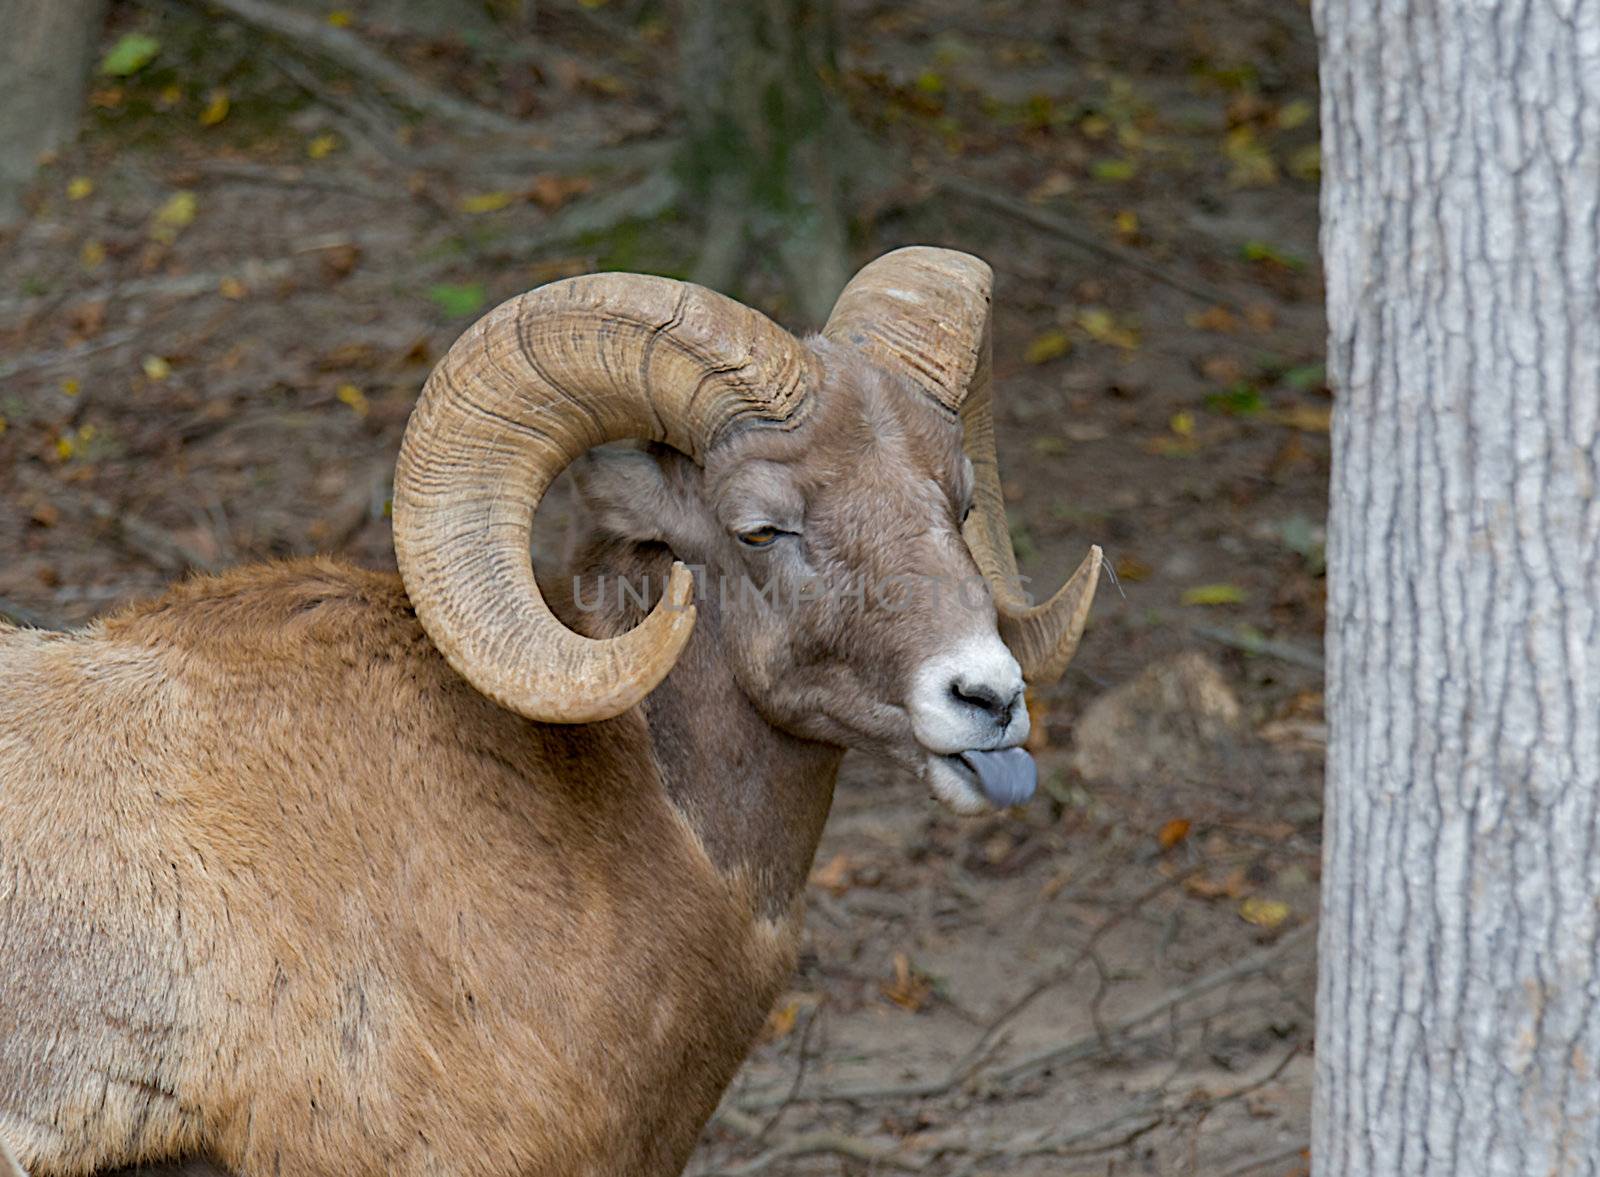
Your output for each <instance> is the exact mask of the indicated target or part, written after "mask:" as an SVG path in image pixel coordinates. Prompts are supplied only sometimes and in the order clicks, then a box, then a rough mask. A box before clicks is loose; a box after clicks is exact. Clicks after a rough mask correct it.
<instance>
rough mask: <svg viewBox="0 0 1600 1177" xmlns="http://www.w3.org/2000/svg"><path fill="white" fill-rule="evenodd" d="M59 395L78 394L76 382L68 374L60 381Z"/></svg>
mask: <svg viewBox="0 0 1600 1177" xmlns="http://www.w3.org/2000/svg"><path fill="white" fill-rule="evenodd" d="M61 395H62V396H77V395H78V382H77V381H76V380H74V379H73V378H72V377H70V376H69V377H67V378H66V379H65V380H63V381H62V382H61Z"/></svg>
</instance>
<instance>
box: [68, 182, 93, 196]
mask: <svg viewBox="0 0 1600 1177" xmlns="http://www.w3.org/2000/svg"><path fill="white" fill-rule="evenodd" d="M93 191H94V181H93V180H91V179H89V177H88V176H73V177H72V179H70V180H68V181H67V199H68V200H82V199H83V198H84V197H85V196H87V195H89V193H91V192H93Z"/></svg>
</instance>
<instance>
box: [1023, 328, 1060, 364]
mask: <svg viewBox="0 0 1600 1177" xmlns="http://www.w3.org/2000/svg"><path fill="white" fill-rule="evenodd" d="M1071 350H1072V340H1071V339H1069V338H1068V337H1067V333H1066V332H1065V331H1046V332H1045V333H1044V334H1043V335H1041V336H1039V337H1038V338H1037V339H1035V340H1034V341H1033V342H1032V343H1030V344H1028V350H1027V351H1026V352H1024V353H1023V357H1022V358H1023V359H1025V360H1027V361H1028V363H1030V364H1047V363H1049V362H1050V361H1051V360H1057V359H1060V358H1061V357H1062V356H1064V355H1066V354H1067V353H1068V352H1069V351H1071Z"/></svg>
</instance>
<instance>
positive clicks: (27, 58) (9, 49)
mask: <svg viewBox="0 0 1600 1177" xmlns="http://www.w3.org/2000/svg"><path fill="white" fill-rule="evenodd" d="M104 11H105V0H0V34H3V35H0V95H4V97H3V98H0V225H5V224H9V223H10V222H12V221H13V220H15V219H16V217H17V216H18V215H19V213H20V212H21V205H20V203H19V199H20V197H21V195H22V192H23V190H24V189H25V188H26V187H27V186H28V183H29V182H30V181H31V180H32V179H33V174H34V172H35V171H36V170H37V167H38V162H39V157H40V156H41V155H43V154H45V153H46V152H49V151H55V150H56V149H57V148H59V147H61V146H63V145H64V144H67V143H70V142H71V141H72V138H73V136H74V135H76V134H77V132H78V115H79V111H80V108H81V106H82V102H83V85H84V80H85V79H86V78H87V77H88V74H89V63H90V60H91V58H92V56H93V54H94V49H95V45H96V43H97V42H98V40H99V35H100V21H101V17H102V15H103V14H104Z"/></svg>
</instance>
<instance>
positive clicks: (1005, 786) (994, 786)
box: [961, 748, 1039, 809]
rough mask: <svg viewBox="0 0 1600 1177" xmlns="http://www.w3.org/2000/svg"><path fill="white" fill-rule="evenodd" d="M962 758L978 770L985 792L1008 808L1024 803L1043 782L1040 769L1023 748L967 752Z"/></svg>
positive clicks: (973, 769)
mask: <svg viewBox="0 0 1600 1177" xmlns="http://www.w3.org/2000/svg"><path fill="white" fill-rule="evenodd" d="M961 760H962V763H964V764H965V765H966V766H967V767H968V768H970V769H971V770H972V771H973V772H974V773H976V774H977V777H978V784H979V786H980V787H981V788H982V789H983V795H984V796H985V797H987V798H989V800H990V801H992V802H994V804H995V805H996V806H998V807H999V808H1001V809H1004V808H1005V807H1006V806H1007V805H1021V804H1022V803H1023V802H1024V801H1026V800H1027V799H1028V798H1029V797H1032V796H1033V790H1034V788H1035V787H1036V786H1037V785H1038V783H1039V769H1038V767H1037V766H1036V765H1035V764H1034V763H1033V757H1032V756H1029V755H1028V754H1027V753H1026V752H1024V751H1023V750H1022V749H1021V748H1007V749H1005V750H1004V751H1001V752H963V753H961Z"/></svg>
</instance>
